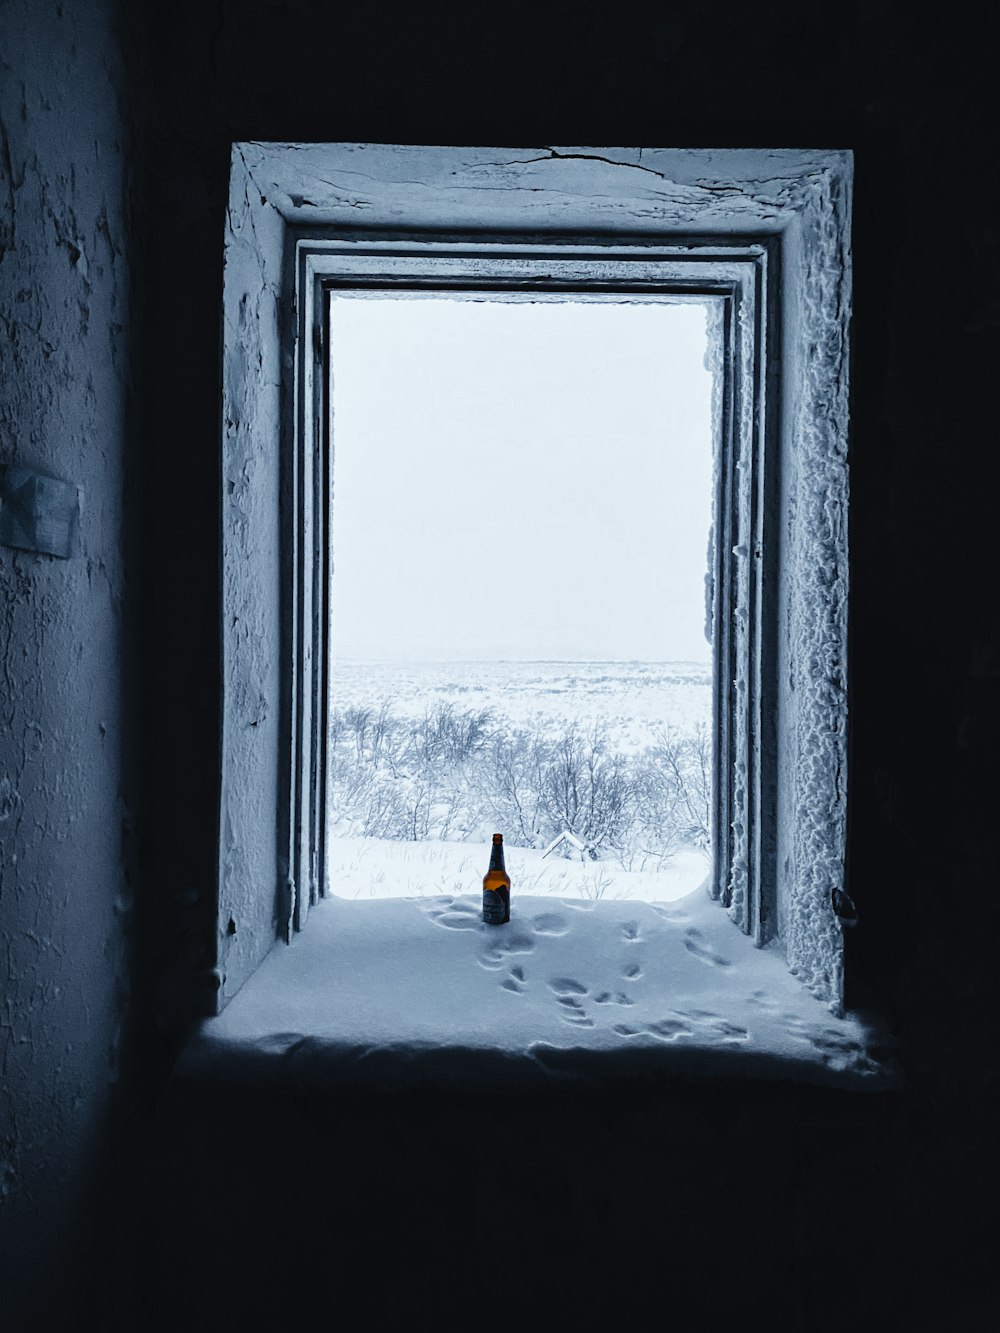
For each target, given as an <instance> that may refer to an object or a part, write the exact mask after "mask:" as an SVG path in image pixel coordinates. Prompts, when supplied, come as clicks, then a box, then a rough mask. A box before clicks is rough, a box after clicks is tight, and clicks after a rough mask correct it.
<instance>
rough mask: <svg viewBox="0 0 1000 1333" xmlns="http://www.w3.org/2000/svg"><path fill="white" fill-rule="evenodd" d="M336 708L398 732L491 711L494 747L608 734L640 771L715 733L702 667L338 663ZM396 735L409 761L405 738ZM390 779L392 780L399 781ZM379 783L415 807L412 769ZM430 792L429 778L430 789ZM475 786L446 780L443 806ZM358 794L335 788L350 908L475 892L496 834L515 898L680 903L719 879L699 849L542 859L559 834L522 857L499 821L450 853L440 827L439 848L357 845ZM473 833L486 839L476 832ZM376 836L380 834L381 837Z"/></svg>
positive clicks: (395, 771)
mask: <svg viewBox="0 0 1000 1333" xmlns="http://www.w3.org/2000/svg"><path fill="white" fill-rule="evenodd" d="M331 705H332V709H333V714H334V717H336V716H337V713H338V710H345V709H348V708H350V709H354V710H359V709H371V710H372V711H373V712H375V713H377V711H378V709H379V708H380V707H382V706H386V707H387V708H388V709H389V710H390V713H391V716H392V717H393V718H394V719H396V721H397V724H398V723H402V724H403V725H404V727H405V726H408V725H409V722H410V721H411V720H412V721H413V722H414V723H416V722H418V721H419V720H420V719H421V718H424V717H425V716H426V715H427V714H428V713H432V712H433V711H434V710H435V709H436V708H437V707H438V706H440V705H447V706H449V707H452V708H454V709H456V710H459V711H460V712H464V711H470V712H473V713H479V712H482V711H486V712H487V713H488V714H489V722H488V724H487V727H486V729H485V730H486V734H487V735H488V736H496V735H503V734H509V733H511V732H514V731H516V730H518V729H522V728H524V729H528V730H530V732H531V733H532V735H533V736H536V737H545V738H549V739H553V740H559V739H560V738H562V737H565V736H566V735H568V734H570V733H571V732H572V730H573V728H576V729H578V730H579V731H583V732H586V731H588V730H589V729H591V728H593V727H600V728H602V729H603V732H604V736H603V741H602V746H603V752H604V753H607V754H609V755H615V754H620V755H623V756H628V757H629V759H628V762H629V763H638V762H639V761H638V760H637V759H635V756H638V755H639V754H640V753H641V752H643V751H645V750H648V748H649V747H650V746H651V745H654V744H659V743H661V742H662V738H663V735H664V733H669V734H670V735H671V736H674V737H676V736H691V735H693V734H694V733H695V732H696V731H698V730H699V729H700V730H701V731H702V734H705V733H708V732H709V728H710V710H711V667H710V664H708V663H699V662H528V661H508V662H501V661H459V662H455V661H449V662H426V661H422V662H402V661H395V662H393V661H347V660H344V659H337V660H335V662H334V665H333V670H332V674H331ZM344 726H345V731H346V736H347V739H346V740H345V741H344V745H345V746H346V748H347V753H348V756H349V757H350V756H353V755H354V754H355V753H356V751H355V749H354V746H355V744H356V742H357V733H353V734H352V733H351V731H350V730H349V729H347V724H344ZM336 734H339V733H336V732H335V735H336ZM368 734H369V735H370V732H369V733H368ZM393 734H394V735H395V736H396V738H397V739H396V741H395V744H396V746H397V752H398V747H399V740H398V736H399V732H398V729H397V731H396V732H394V733H393ZM354 762H355V768H352V769H351V770H350V773H349V777H350V779H351V780H354V779H356V778H357V776H358V770H357V763H358V761H357V760H356V759H355V760H354ZM360 762H361V768H362V777H366V776H367V772H366V770H365V769H364V766H365V764H368V763H369V762H372V761H369V760H368V759H363V760H361V761H360ZM475 762H476V761H475V760H474V759H473V760H471V761H469V765H467V768H468V767H469V766H472V767H473V768H474V765H475ZM338 771H339V770H338ZM368 771H372V772H373V771H374V770H368ZM389 773H391V775H392V776H391V777H387V774H389ZM473 776H475V774H473ZM378 779H379V783H381V784H384V783H386V782H389V783H390V784H395V786H396V788H398V790H399V791H400V792H406V793H407V795H409V794H410V787H412V786H413V785H414V782H413V774H412V773H410V772H408V771H407V763H406V760H405V757H404V759H403V760H400V761H398V763H397V764H392V763H390V764H386V762H385V761H384V760H383V761H382V763H381V767H380V769H379V774H378ZM424 781H425V779H424V778H423V777H421V784H422V783H423V782H424ZM468 781H469V773H468V772H467V771H466V772H465V773H464V774H463V775H461V776H460V777H456V776H455V775H453V774H451V775H449V774H448V773H447V772H445V774H444V775H443V782H444V788H443V789H442V790H441V791H436V792H435V794H434V797H433V798H432V799H433V800H435V801H441V800H442V798H443V797H445V796H447V794H448V790H449V789H448V788H447V783H448V782H454V783H460V782H466V783H468ZM408 784H409V785H408ZM418 785H419V784H418ZM348 786H349V783H348V782H347V780H346V779H345V780H344V787H345V791H344V793H343V795H342V792H341V789H339V788H335V791H334V800H333V805H332V811H331V825H330V829H329V839H328V846H329V870H330V877H329V885H330V889H331V892H332V893H334V894H335V895H337V896H339V897H345V898H394V897H395V898H398V897H403V896H407V895H414V896H418V897H428V896H433V895H434V894H441V893H468V892H474V891H475V889H476V886H477V884H478V883H479V881H480V880H481V878H482V875H483V873H484V872H485V870H486V866H487V864H488V860H489V834H490V833H491V832H494V831H499V832H503V833H504V834H505V836H506V838H507V845H506V851H507V869H508V872H509V873H510V875H511V877H512V879H513V881H514V889H513V892H514V893H515V894H518V893H522V894H535V895H545V896H553V895H554V896H557V897H558V896H572V897H579V898H582V899H594V900H597V899H602V898H607V899H632V900H636V901H649V902H670V901H671V900H673V899H675V898H678V897H682V896H683V895H684V894H686V893H689V892H690V891H691V890H692V889H693V888H695V887H697V886H698V885H699V884H701V883H702V882H703V881H704V880H705V878H706V876H707V875H708V873H709V870H710V860H709V856H708V854H707V853H706V852H704V851H702V850H699V848H698V847H697V846H695V845H689V846H684V845H678V849H677V850H676V851H675V852H674V854H673V855H672V856H670V857H669V858H667V859H666V860H662V859H660V858H659V857H658V856H657V854H656V852H654V851H651V850H650V847H649V845H648V844H647V843H645V842H642V843H641V846H642V847H644V848H645V851H644V853H642V854H640V853H639V852H638V851H637V850H633V851H632V853H631V854H630V855H615V854H614V853H611V852H610V850H609V851H606V852H605V854H604V855H603V856H602V859H601V860H599V861H596V862H595V861H591V860H589V859H587V860H584V861H583V862H581V860H580V859H579V856H577V855H574V857H573V858H572V859H567V858H566V857H564V856H563V855H561V854H560V852H559V851H555V852H552V853H550V855H549V856H548V857H544V856H543V855H542V851H541V850H540V848H541V846H544V842H545V841H547V840H548V838H549V836H550V835H551V834H552V832H553V830H551V829H550V830H549V831H548V833H546V834H545V836H544V838H542V839H540V840H539V842H538V844H537V845H536V847H535V848H526V847H518V846H515V845H513V841H514V839H513V837H512V830H511V829H510V828H508V827H504V825H503V823H502V822H500V823H497V824H496V826H495V827H494V825H493V822H492V820H491V819H490V817H489V816H488V815H487V816H486V822H485V823H482V821H481V819H480V816H479V813H477V816H476V819H475V821H471V822H470V825H469V826H468V827H466V829H465V832H466V834H467V835H468V838H469V839H470V840H468V841H466V842H447V841H438V840H437V838H436V837H435V833H437V832H440V831H441V830H440V829H437V828H435V827H434V825H433V821H432V822H431V828H430V840H428V841H424V842H416V841H397V840H394V839H393V838H389V837H360V836H355V835H356V834H357V833H358V832H359V831H360V829H361V828H362V827H364V820H363V819H361V818H358V817H357V815H358V812H357V810H356V809H353V808H352V807H351V804H350V796H349V795H348V794H347V792H346V788H347V787H348ZM380 790H381V788H380ZM369 799H372V798H369ZM488 804H489V801H488V793H487V800H486V805H487V807H488ZM444 805H445V806H447V801H445V802H444ZM345 807H346V811H345ZM432 808H433V809H435V810H436V809H437V808H438V807H437V806H433V807H432ZM480 813H481V812H480ZM398 822H399V824H400V827H397V828H394V829H393V830H392V832H393V833H394V834H396V835H398V834H400V832H402V833H403V836H404V837H405V826H406V821H405V820H400V821H398ZM473 822H474V823H477V824H481V827H475V828H472V827H471V824H472V823H473ZM654 822H655V815H654ZM375 829H376V831H378V826H377V825H376V826H375ZM368 831H369V832H371V831H372V828H371V827H369V830H368ZM581 831H582V830H581ZM445 836H447V835H445ZM631 836H634V837H636V838H637V839H638V838H639V837H640V835H638V834H636V835H630V837H631ZM411 837H412V834H411ZM484 839H485V842H484V841H483V840H484ZM523 840H524V841H527V839H523ZM680 841H681V843H683V842H684V841H686V839H683V838H682V839H681V840H680ZM616 845H618V846H621V844H616ZM629 845H630V846H631V843H630V844H629ZM661 850H662V849H661ZM654 867H655V868H654Z"/></svg>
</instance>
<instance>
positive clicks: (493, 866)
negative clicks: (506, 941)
mask: <svg viewBox="0 0 1000 1333" xmlns="http://www.w3.org/2000/svg"><path fill="white" fill-rule="evenodd" d="M483 920H484V921H485V922H486V924H487V925H488V926H502V925H503V924H504V922H506V921H509V920H510V876H509V875H508V874H507V871H506V870H505V868H504V863H503V834H502V833H494V834H493V847H492V850H491V851H490V868H489V870H487V872H486V874H485V875H484V876H483Z"/></svg>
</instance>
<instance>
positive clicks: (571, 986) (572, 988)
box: [549, 977, 587, 995]
mask: <svg viewBox="0 0 1000 1333" xmlns="http://www.w3.org/2000/svg"><path fill="white" fill-rule="evenodd" d="M549 990H550V991H552V992H553V993H554V994H556V995H586V994H587V987H586V986H584V985H583V984H582V983H581V982H579V981H574V980H573V978H572V977H553V978H552V980H551V981H550V982H549Z"/></svg>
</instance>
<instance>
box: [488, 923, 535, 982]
mask: <svg viewBox="0 0 1000 1333" xmlns="http://www.w3.org/2000/svg"><path fill="white" fill-rule="evenodd" d="M491 929H493V930H495V929H496V927H495V926H494V927H491ZM534 947H535V941H534V940H533V939H532V938H531V936H530V935H525V934H524V933H523V932H517V931H515V932H514V933H513V934H510V935H506V936H505V937H504V938H503V939H502V940H500V941H499V942H498V943H497V944H495V945H494V946H493V947H492V948H489V949H484V950H483V952H482V953H481V954H480V955H479V957H478V958H477V959H476V962H477V963H478V964H479V966H480V967H485V968H486V969H487V970H488V971H490V972H495V971H496V970H497V968H499V967H503V964H504V959H505V958H506V957H507V955H508V954H512V953H531V952H532V950H533V949H534Z"/></svg>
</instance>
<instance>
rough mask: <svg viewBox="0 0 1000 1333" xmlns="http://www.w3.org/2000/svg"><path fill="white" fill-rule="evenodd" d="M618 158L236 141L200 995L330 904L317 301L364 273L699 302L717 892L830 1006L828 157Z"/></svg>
mask: <svg viewBox="0 0 1000 1333" xmlns="http://www.w3.org/2000/svg"><path fill="white" fill-rule="evenodd" d="M641 158H642V161H641V165H640V163H639V160H638V159H639V150H633V149H618V150H616V149H601V150H600V152H599V153H598V152H597V151H596V150H594V151H593V152H589V151H588V150H587V149H558V150H554V149H553V150H550V149H536V150H528V149H459V148H424V147H415V146H387V145H363V144H298V145H287V144H261V143H243V144H238V145H234V149H233V157H232V174H231V190H230V205H229V210H228V215H227V231H226V247H225V284H224V375H223V409H222V418H223V420H222V455H223V462H222V467H223V494H222V531H223V553H222V580H223V607H224V617H223V629H222V635H223V660H224V707H223V737H222V775H221V782H222V801H221V826H220V860H219V910H218V921H219V928H218V931H217V937H216V942H215V943H216V960H217V967H216V973H215V975H216V978H217V981H218V987H217V990H216V994H217V997H218V999H217V1007H218V1008H221V1007H222V1006H223V1005H224V1004H225V1003H226V1001H227V999H228V998H229V997H230V996H231V995H232V994H233V993H235V991H236V990H237V989H238V988H239V987H240V985H242V983H243V982H244V981H245V980H246V978H247V977H248V976H249V975H250V974H251V973H252V971H253V970H254V968H255V967H256V966H257V964H258V963H259V962H260V961H261V960H262V959H263V957H264V956H265V955H266V954H267V953H268V951H269V950H270V949H271V948H272V946H273V945H274V943H275V941H276V940H281V939H284V940H288V939H291V938H292V937H293V935H294V933H295V932H296V931H298V930H301V929H303V928H304V927H307V924H308V916H309V911H310V908H311V906H313V905H314V904H315V902H316V901H317V899H318V898H319V897H321V896H322V895H323V893H324V886H325V846H324V840H325V823H326V821H325V818H324V807H325V802H326V800H327V796H328V792H327V764H326V740H325V738H326V697H327V691H326V683H325V672H326V652H327V643H326V626H327V623H328V616H327V611H328V597H329V577H330V570H329V556H328V553H329V505H328V500H327V496H328V493H329V486H328V482H329V477H330V456H329V451H330V441H331V430H330V412H331V404H330V402H329V399H328V396H327V394H326V391H325V386H326V385H327V384H328V383H329V375H328V366H327V364H326V358H327V348H328V346H329V339H328V336H327V319H328V311H329V299H330V295H331V293H333V292H335V291H337V290H348V289H349V290H352V291H359V290H364V289H366V288H367V289H372V290H374V289H378V290H381V291H385V290H397V291H399V292H406V291H432V290H433V291H448V290H461V291H467V292H468V291H482V292H484V293H491V294H494V295H495V296H497V297H500V298H506V299H517V297H518V294H519V293H528V292H536V293H545V294H549V295H551V296H553V297H557V296H558V295H559V294H560V293H565V294H572V293H579V294H587V295H588V296H590V297H591V298H599V297H600V295H601V294H602V293H606V294H608V295H612V294H613V295H616V296H620V295H621V294H623V293H624V294H628V293H635V294H636V295H637V297H641V299H664V300H678V299H690V298H697V299H699V300H707V301H709V302H711V304H712V307H713V309H714V311H715V319H716V320H717V324H718V334H719V336H718V338H717V340H716V341H717V345H718V347H719V349H720V352H719V357H720V365H719V367H718V375H717V384H718V389H717V416H718V439H719V442H720V443H719V448H718V455H717V465H716V487H715V505H716V511H715V543H714V568H713V584H714V588H713V619H714V634H715V645H714V648H715V650H714V660H715V667H714V676H715V679H714V708H715V728H714V730H715V754H714V766H715V809H714V814H713V842H714V879H713V886H712V892H713V895H714V896H715V897H716V898H717V899H718V900H719V902H720V904H721V907H722V909H724V910H725V911H726V912H728V914H729V916H730V917H731V918H732V921H733V923H734V928H738V929H740V930H742V931H743V932H745V933H747V934H748V935H750V936H751V937H752V938H753V940H754V941H755V942H757V943H759V944H762V945H763V944H765V943H768V942H769V941H774V942H775V943H776V945H777V946H778V947H780V948H781V950H782V951H783V952H784V954H785V957H786V959H787V962H788V966H789V968H790V969H791V971H792V972H793V974H794V975H795V976H797V977H798V978H799V979H800V980H801V981H802V982H803V983H804V984H805V985H806V986H807V987H808V988H809V989H810V990H811V991H812V993H813V994H814V995H815V996H817V997H818V998H820V999H821V1000H823V1001H824V1002H825V1003H826V1004H827V1005H828V1006H829V1007H830V1008H831V1009H832V1010H834V1011H835V1012H836V1011H839V1009H840V1007H841V1005H842V1000H843V947H844V941H843V935H842V930H841V925H840V920H839V918H838V915H837V911H836V909H835V903H838V902H842V901H843V900H844V899H843V895H844V893H845V892H846V885H845V881H844V830H845V813H846V811H845V803H846V788H845V781H846V760H847V755H846V707H847V701H846V670H845V664H846V610H847V523H846V519H847V501H848V481H847V426H848V411H847V327H848V319H849V305H850V242H849V222H850V187H851V172H852V168H851V157H850V154H849V153H846V152H812V153H810V152H800V151H797V150H777V151H765V150H760V151H757V150H753V151H749V150H748V151H743V150H733V151H715V150H696V151H684V150H667V149H663V150H655V149H645V148H644V149H643V150H642V153H641ZM275 812H277V814H275ZM195 989H196V988H195ZM202 1012H203V1010H202Z"/></svg>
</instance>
